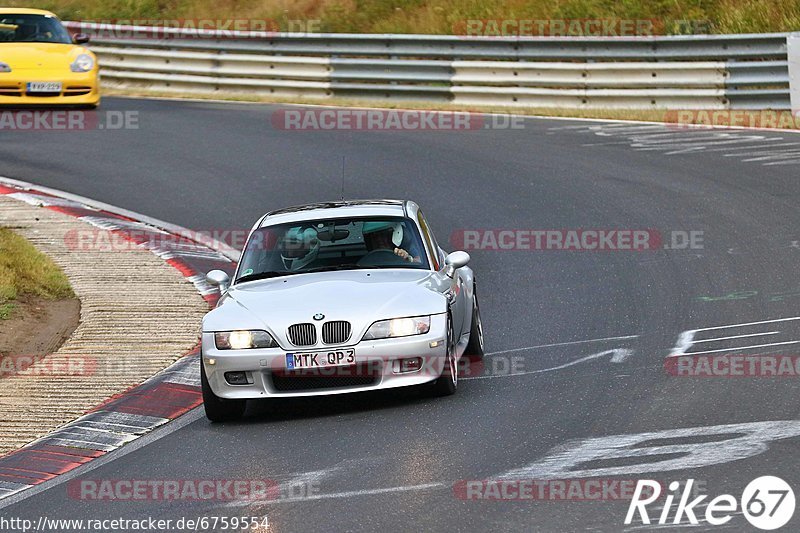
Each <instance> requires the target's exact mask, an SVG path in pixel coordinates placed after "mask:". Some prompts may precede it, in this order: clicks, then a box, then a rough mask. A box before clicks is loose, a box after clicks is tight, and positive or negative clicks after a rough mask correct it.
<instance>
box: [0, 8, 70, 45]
mask: <svg viewBox="0 0 800 533" xmlns="http://www.w3.org/2000/svg"><path fill="white" fill-rule="evenodd" d="M0 43H61V44H70V43H72V39H71V38H70V36H69V33H68V32H67V30H66V29H64V26H62V25H61V23H60V22H59V21H58V20H57V19H54V18H53V17H48V16H45V15H0Z"/></svg>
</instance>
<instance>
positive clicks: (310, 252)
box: [237, 217, 428, 281]
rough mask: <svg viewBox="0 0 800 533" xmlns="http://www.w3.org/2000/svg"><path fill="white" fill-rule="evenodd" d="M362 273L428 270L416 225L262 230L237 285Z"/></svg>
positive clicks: (374, 222)
mask: <svg viewBox="0 0 800 533" xmlns="http://www.w3.org/2000/svg"><path fill="white" fill-rule="evenodd" d="M359 268H419V269H427V268H428V259H427V256H426V255H425V249H424V247H423V246H422V241H421V240H420V237H419V233H418V232H417V228H416V227H415V226H414V224H413V223H412V222H411V221H410V220H408V219H405V218H402V217H382V218H376V217H369V218H344V219H333V220H312V221H303V222H301V223H297V222H296V223H291V224H280V225H275V226H268V227H264V228H259V229H257V230H256V231H254V232H253V234H252V235H251V237H250V240H248V242H247V245H246V246H245V250H244V252H243V254H242V259H241V266H240V268H239V273H238V278H237V281H247V280H252V279H260V278H265V277H271V276H275V275H287V274H298V273H303V272H320V271H325V270H349V269H359Z"/></svg>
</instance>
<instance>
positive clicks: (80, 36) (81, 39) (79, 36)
mask: <svg viewBox="0 0 800 533" xmlns="http://www.w3.org/2000/svg"><path fill="white" fill-rule="evenodd" d="M72 42H74V43H75V44H86V43H88V42H89V36H88V35H86V34H85V33H76V34H75V35H74V36H73V37H72Z"/></svg>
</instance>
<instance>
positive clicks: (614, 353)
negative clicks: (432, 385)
mask: <svg viewBox="0 0 800 533" xmlns="http://www.w3.org/2000/svg"><path fill="white" fill-rule="evenodd" d="M632 354H633V350H628V349H625V348H614V349H613V350H605V351H603V352H599V353H593V354H591V355H587V356H586V357H581V358H580V359H576V360H574V361H570V362H569V363H564V364H563V365H558V366H554V367H551V368H540V369H539V370H528V371H526V372H517V373H516V374H492V375H488V376H474V377H469V378H461V379H463V380H468V379H494V378H514V377H517V376H527V375H530V374H542V373H544V372H553V371H555V370H563V369H564V368H569V367H571V366H574V365H577V364H580V363H585V362H586V361H591V360H592V359H598V358H600V357H603V356H606V355H610V356H611V362H612V363H621V362H623V361H625V360H626V359H628V357H630V356H631V355H632Z"/></svg>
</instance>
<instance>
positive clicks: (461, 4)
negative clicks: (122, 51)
mask: <svg viewBox="0 0 800 533" xmlns="http://www.w3.org/2000/svg"><path fill="white" fill-rule="evenodd" d="M6 5H10V6H11V7H30V1H29V0H9V1H8V2H6ZM36 7H39V8H43V9H49V10H51V11H54V12H55V13H56V14H57V15H59V16H60V17H62V18H63V19H68V20H100V21H103V20H105V21H110V20H119V19H123V20H131V19H139V20H153V21H164V22H165V23H166V22H167V21H170V22H175V21H179V20H184V21H191V20H198V19H201V20H207V21H208V20H211V21H219V23H217V25H218V26H219V25H221V24H223V23H224V22H225V21H244V22H247V21H253V22H256V21H270V22H271V23H273V24H274V25H275V26H277V28H279V29H280V30H282V31H286V30H294V31H309V32H348V33H350V32H352V33H427V34H459V33H462V32H463V31H464V29H465V25H466V24H467V23H472V22H474V21H487V20H490V21H498V22H502V21H512V22H513V21H535V22H536V23H537V24H536V26H535V27H536V28H537V29H536V34H539V33H548V34H554V33H555V34H560V33H559V31H558V26H556V25H555V24H554V23H555V22H560V23H562V24H565V25H569V24H570V23H571V22H575V21H578V22H579V21H580V20H581V19H583V20H586V19H604V20H611V21H623V22H624V21H652V26H653V30H654V33H690V32H691V33H751V32H775V31H794V30H797V29H798V28H800V3H798V2H797V0H648V1H642V0H624V1H619V0H557V1H553V0H295V1H292V2H287V1H286V0H180V1H169V2H166V1H163V0H41V1H39V2H36ZM540 24H543V25H544V26H543V27H544V28H545V29H544V30H542V29H538V28H539V25H540ZM579 26H580V25H579ZM567 27H569V26H567ZM504 31H505V33H508V32H509V30H504ZM512 31H513V27H512ZM583 31H584V32H586V31H589V30H583ZM561 33H563V31H562V32H561ZM606 33H607V32H606ZM524 34H527V32H524ZM570 34H574V32H572V31H571V32H570Z"/></svg>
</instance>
